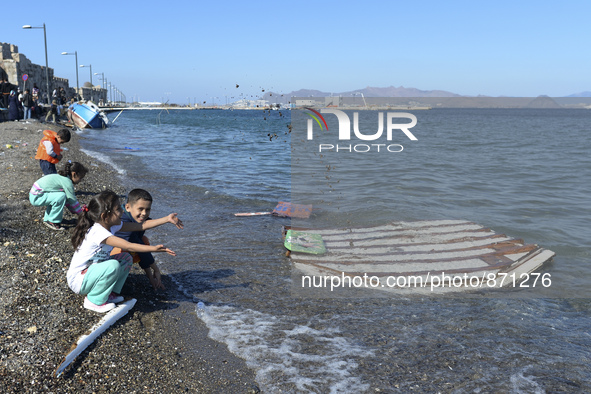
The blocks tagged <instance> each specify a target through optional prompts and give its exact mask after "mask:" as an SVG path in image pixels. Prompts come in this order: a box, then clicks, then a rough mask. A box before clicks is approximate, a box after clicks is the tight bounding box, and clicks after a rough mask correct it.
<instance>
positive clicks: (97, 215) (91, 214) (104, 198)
mask: <svg viewBox="0 0 591 394" xmlns="http://www.w3.org/2000/svg"><path fill="white" fill-rule="evenodd" d="M120 205H121V202H120V201H119V196H118V195H117V194H116V193H115V192H112V191H111V190H105V191H103V192H101V193H99V194H97V195H96V196H94V197H92V199H91V200H90V202H89V203H88V205H87V206H86V207H87V208H88V210H87V211H82V213H81V214H80V215H79V216H78V223H77V224H76V228H75V229H74V234H72V246H74V250H76V249H78V247H79V246H80V245H81V244H82V241H84V237H85V236H86V232H87V231H88V229H89V228H91V227H92V226H93V225H94V224H95V223H96V222H98V221H100V220H101V218H102V216H103V214H107V215H109V214H110V213H111V212H113V211H114V210H115V209H116V208H117V207H119V206H120Z"/></svg>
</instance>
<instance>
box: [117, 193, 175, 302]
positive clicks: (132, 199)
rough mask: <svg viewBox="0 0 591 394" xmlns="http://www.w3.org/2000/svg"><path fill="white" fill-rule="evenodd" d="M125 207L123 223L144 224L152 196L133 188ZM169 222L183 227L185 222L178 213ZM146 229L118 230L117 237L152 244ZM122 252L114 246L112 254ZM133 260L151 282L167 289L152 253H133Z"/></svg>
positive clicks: (132, 241) (159, 287)
mask: <svg viewBox="0 0 591 394" xmlns="http://www.w3.org/2000/svg"><path fill="white" fill-rule="evenodd" d="M122 208H123V215H122V216H121V220H122V221H123V223H139V224H143V223H145V222H146V221H149V220H151V219H150V217H149V216H150V211H151V210H152V196H151V195H150V193H148V192H147V191H146V190H143V189H133V190H132V191H130V192H129V194H128V195H127V203H126V204H125V206H124V207H122ZM168 218H169V220H168V222H169V223H172V224H174V225H175V226H176V227H177V228H179V229H182V228H183V222H182V221H181V220H180V219H179V218H178V217H177V215H176V213H175V214H171V215H169V216H168ZM144 233H145V231H127V232H123V231H118V232H117V233H115V235H116V236H117V237H120V238H123V239H125V240H126V241H129V242H131V243H134V244H140V245H142V244H143V245H150V242H149V240H148V238H147V237H145V236H144ZM120 252H122V251H121V250H120V249H118V248H114V249H113V251H112V252H111V253H112V254H116V253H120ZM131 255H132V256H133V262H134V263H139V265H140V267H141V268H142V269H143V270H144V272H145V273H146V276H147V277H148V280H149V281H150V284H151V285H152V287H153V288H154V290H156V289H163V290H164V289H165V287H164V285H163V284H162V280H161V274H160V269H159V268H158V265H157V264H156V261H155V260H154V257H153V256H152V254H151V253H149V252H148V253H141V252H139V253H133V252H132V253H131Z"/></svg>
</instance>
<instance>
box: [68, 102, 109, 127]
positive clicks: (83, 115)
mask: <svg viewBox="0 0 591 394" xmlns="http://www.w3.org/2000/svg"><path fill="white" fill-rule="evenodd" d="M68 117H69V118H70V120H71V121H72V123H74V125H76V126H77V127H78V128H81V129H85V128H89V129H104V128H105V127H107V125H108V124H109V119H108V118H107V115H105V113H104V112H103V111H101V110H100V109H99V107H97V106H96V104H94V103H93V102H92V101H87V102H86V103H84V104H83V103H74V104H72V105H71V106H70V108H68Z"/></svg>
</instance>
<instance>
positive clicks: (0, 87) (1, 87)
mask: <svg viewBox="0 0 591 394" xmlns="http://www.w3.org/2000/svg"><path fill="white" fill-rule="evenodd" d="M4 84H6V80H5V79H4V76H2V77H1V78H0V108H6V107H5V106H4V95H3V94H2V92H4Z"/></svg>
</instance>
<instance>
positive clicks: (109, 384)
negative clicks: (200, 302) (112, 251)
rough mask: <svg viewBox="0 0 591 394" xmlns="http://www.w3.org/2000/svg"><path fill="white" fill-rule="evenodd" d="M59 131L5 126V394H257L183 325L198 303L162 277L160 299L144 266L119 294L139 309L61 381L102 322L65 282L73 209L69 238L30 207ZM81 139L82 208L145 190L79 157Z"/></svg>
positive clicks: (73, 148) (215, 346) (1, 281)
mask: <svg viewBox="0 0 591 394" xmlns="http://www.w3.org/2000/svg"><path fill="white" fill-rule="evenodd" d="M61 127H62V126H59V125H53V124H42V123H38V122H36V121H31V122H30V123H28V124H27V123H25V122H22V121H21V122H3V123H0V171H1V174H2V177H0V292H1V295H0V314H1V318H0V383H1V385H2V389H1V391H2V392H19V393H33V392H55V393H60V392H69V393H73V392H116V393H124V392H125V393H131V392H141V393H173V392H207V393H215V392H226V393H229V392H231V393H256V392H259V389H258V387H257V385H256V382H255V379H254V373H253V372H252V371H251V370H250V369H248V368H247V367H246V364H245V362H244V360H242V359H240V358H238V357H235V356H234V355H233V354H232V353H230V352H229V351H228V349H227V348H226V346H225V345H223V344H221V343H219V342H216V341H213V340H211V339H209V338H208V337H207V334H208V330H207V328H206V327H205V325H204V324H203V323H202V322H201V321H200V320H199V319H197V318H196V317H195V319H187V318H186V316H187V315H188V314H193V315H194V314H195V309H194V308H195V304H194V303H193V302H192V301H191V300H190V299H188V298H187V297H186V296H184V295H183V294H182V293H181V292H180V291H179V290H178V289H177V288H176V286H175V284H174V282H172V281H171V280H170V278H168V277H166V276H163V283H164V285H165V286H166V288H167V290H165V291H162V290H160V291H158V292H155V291H154V290H152V288H151V287H150V285H149V283H148V280H147V278H146V277H145V275H144V273H143V270H141V269H140V268H139V267H138V266H137V265H134V267H133V269H132V271H131V273H130V275H129V278H128V280H127V282H126V284H125V286H124V288H123V291H122V294H123V295H124V296H128V297H134V298H136V299H137V300H138V302H137V303H136V305H135V307H134V308H133V309H132V310H131V311H130V312H129V313H128V314H127V315H126V316H124V317H122V318H121V319H120V320H119V321H118V322H117V323H116V324H114V325H113V326H112V327H111V328H109V329H108V330H107V331H106V332H105V333H103V334H102V335H101V336H100V337H99V338H98V339H97V340H96V341H95V342H94V343H93V344H92V345H90V346H89V347H88V348H87V349H86V350H85V351H84V352H83V353H82V354H81V355H80V356H78V357H77V358H76V359H75V360H74V361H73V362H72V363H71V364H70V366H69V367H68V368H67V369H66V370H65V372H64V373H63V374H62V376H60V377H59V378H56V377H55V376H54V371H55V369H56V368H57V367H58V366H59V365H60V364H61V362H62V361H63V358H64V356H65V355H66V354H67V353H68V351H69V349H70V346H71V344H72V343H74V342H75V341H76V340H77V339H78V337H79V336H80V335H82V334H84V333H85V332H86V331H87V330H88V329H89V328H90V327H92V326H93V325H94V324H95V323H97V322H98V321H99V320H100V318H101V317H102V315H101V314H98V313H95V312H92V311H88V310H86V309H84V308H83V307H82V301H83V297H82V296H80V295H77V294H74V293H73V292H72V291H71V290H70V289H69V288H68V286H67V283H66V271H67V269H68V266H69V263H70V259H71V256H72V254H73V249H72V245H71V243H70V235H71V232H72V230H73V228H74V226H75V223H76V218H75V217H74V215H72V214H70V213H69V212H68V211H67V210H66V213H65V215H64V226H65V227H67V228H66V231H60V232H58V231H52V230H50V229H48V228H46V227H45V226H44V225H43V224H42V219H43V212H44V209H43V208H41V207H33V206H32V205H31V204H30V203H29V198H28V194H29V190H30V188H31V186H32V184H33V182H35V181H36V180H37V179H38V178H40V177H41V175H42V173H41V170H40V167H39V164H38V162H37V161H36V160H34V156H35V152H36V150H37V146H38V144H39V141H40V139H41V137H42V130H45V129H51V130H56V131H57V130H58V129H59V128H61ZM81 138H83V137H80V136H78V135H77V134H76V133H72V139H71V140H70V142H68V143H66V144H63V145H62V147H63V148H67V149H68V150H67V151H66V152H65V153H64V158H63V160H64V162H65V161H66V160H72V161H79V162H81V163H83V164H84V165H85V166H86V167H87V168H88V169H89V174H88V175H87V176H86V177H85V178H84V180H83V181H82V182H81V183H80V184H78V185H76V194H77V197H78V200H79V201H80V202H81V203H87V202H88V201H89V200H90V198H91V197H92V196H93V195H94V194H96V193H99V192H100V191H102V190H104V189H111V190H113V191H115V192H117V193H118V194H119V195H120V196H121V197H122V198H124V196H125V194H126V192H127V191H129V190H131V189H132V188H134V187H138V186H139V185H121V184H120V182H119V180H118V178H117V174H116V173H115V172H114V171H113V170H112V169H111V168H110V167H109V166H107V165H105V164H104V163H101V162H99V161H97V160H95V159H93V158H91V157H89V156H87V155H85V154H84V153H82V152H80V149H79V148H80V146H79V140H80V139H81ZM7 145H12V147H11V148H8V147H7ZM60 168H61V165H58V169H60ZM179 216H180V217H181V218H182V213H179ZM177 258H182V256H178V257H177ZM187 322H189V323H187ZM190 322H194V323H190ZM188 333H190V335H191V337H192V338H191V342H192V343H195V342H197V343H200V344H201V346H200V347H199V348H198V349H194V350H193V349H192V348H189V347H187V346H186V344H185V342H184V340H183V338H186V337H187V334H188Z"/></svg>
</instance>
